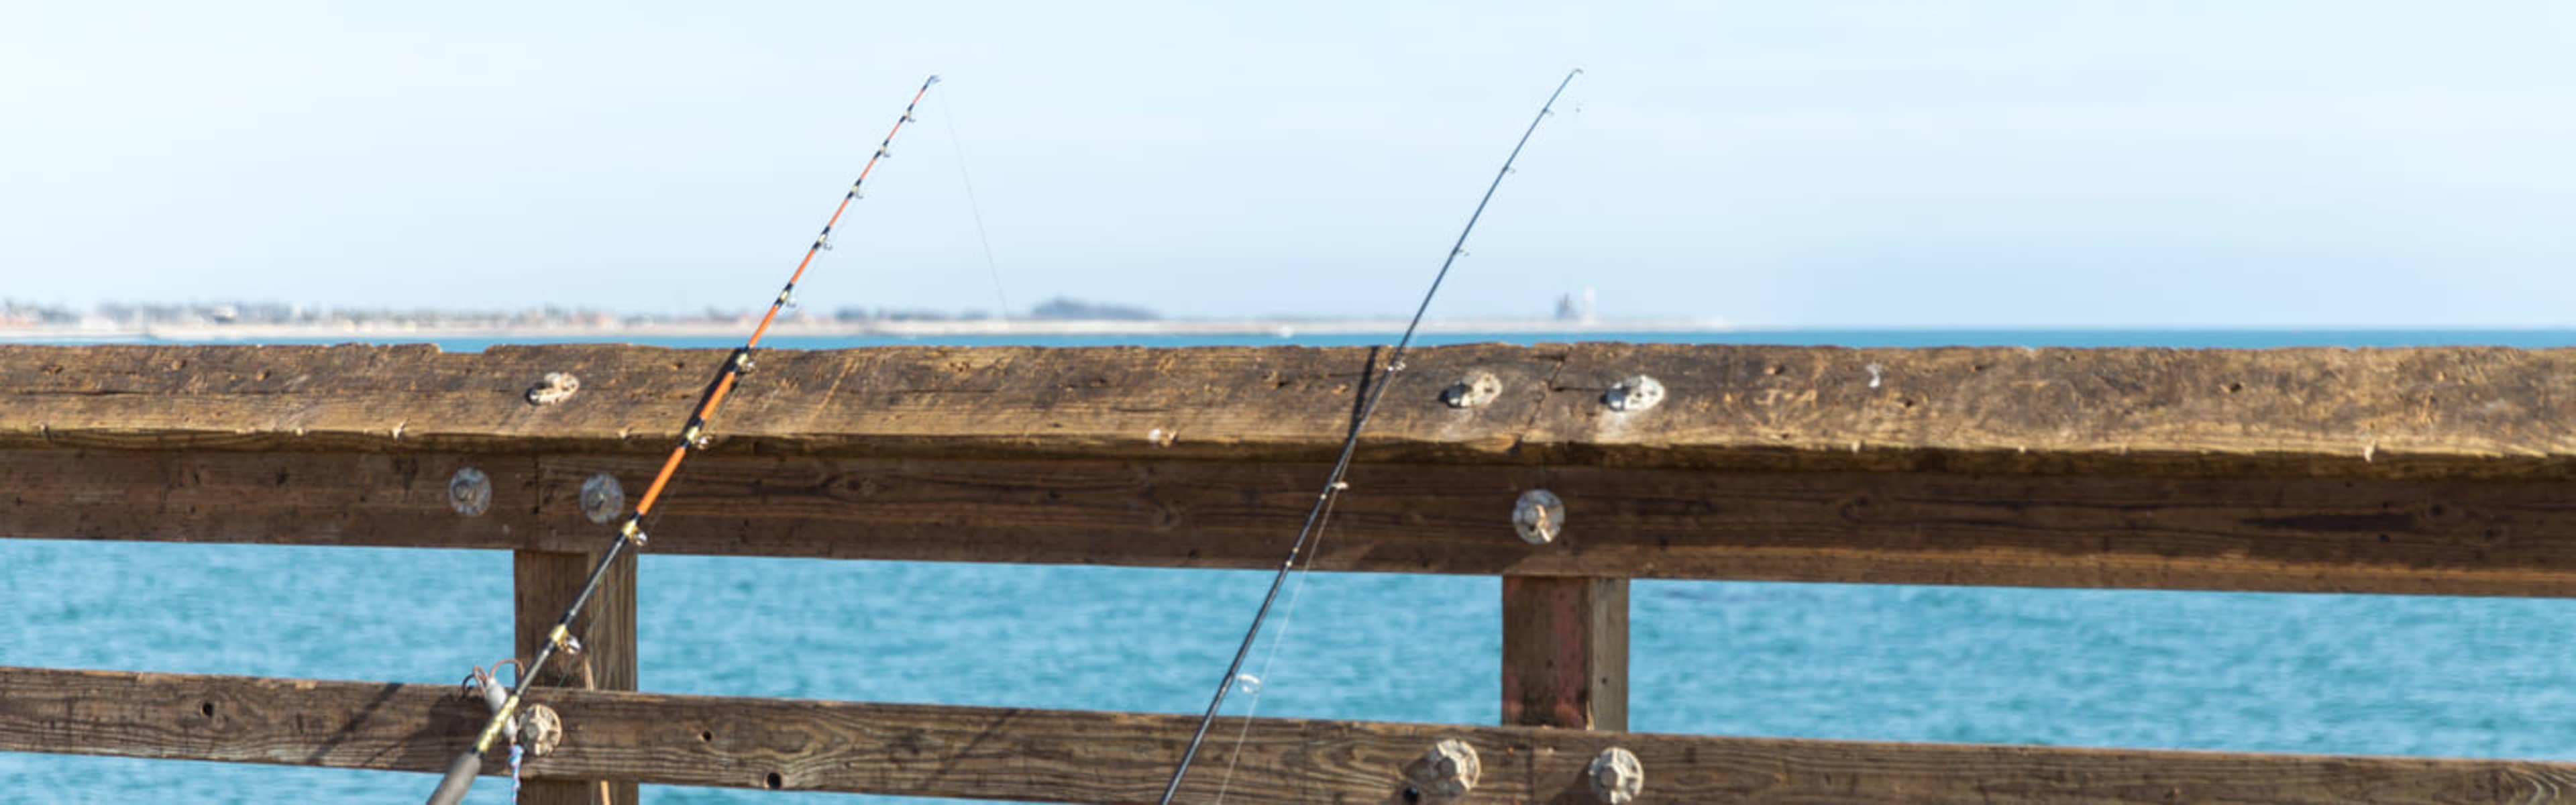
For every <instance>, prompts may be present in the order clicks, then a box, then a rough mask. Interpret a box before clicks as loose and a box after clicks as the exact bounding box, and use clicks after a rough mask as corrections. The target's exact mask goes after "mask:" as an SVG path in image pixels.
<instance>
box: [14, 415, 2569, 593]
mask: <svg viewBox="0 0 2576 805" xmlns="http://www.w3.org/2000/svg"><path fill="white" fill-rule="evenodd" d="M467 464H472V465H475V466H478V467H481V468H482V469H484V470H485V471H486V472H487V473H488V474H489V475H491V477H492V478H493V479H494V499H493V504H492V508H491V510H490V511H489V512H487V513H485V514H483V515H481V516H477V517H467V516H464V515H460V514H457V513H456V512H455V511H453V510H452V509H451V508H449V507H448V504H447V500H446V487H447V479H448V478H449V476H451V475H452V474H453V473H454V472H455V468H456V467H458V466H463V465H467ZM654 466H655V463H654V461H653V460H652V459H650V458H645V457H639V456H622V455H620V456H577V455H554V456H544V457H538V458H531V457H526V456H519V457H510V456H474V455H420V456H408V455H379V454H354V453H224V452H192V451H191V452H156V451H126V450H89V451H81V450H0V490H5V491H0V536H8V537H26V538H56V539H105V540H169V541H197V542H250V543H302V544H330V545H395V546H422V547H454V548H487V549H500V550H545V551H560V552H580V551H589V550H596V549H598V548H599V546H600V545H601V543H602V541H604V540H606V539H608V538H609V532H608V529H607V528H606V527H605V526H598V525H593V524H591V523H590V522H588V521H587V520H584V519H582V517H581V515H580V514H579V506H578V494H579V486H580V483H581V481H582V479H584V478H586V477H588V476H589V475H590V474H592V473H595V472H610V473H614V474H616V475H618V476H619V477H620V478H621V479H623V480H624V481H625V482H626V484H627V485H628V487H630V488H634V487H637V486H639V485H641V484H642V483H643V482H644V481H646V480H649V478H650V477H651V472H652V470H653V467H654ZM1324 472H1325V467H1324V466H1323V465H1321V464H1284V463H1236V462H1212V461H1138V460H1129V461H1071V460H1065V461H980V460H956V461H945V460H932V459H909V458H885V459H872V458H815V457H792V456H780V457H761V456H728V455H711V456H706V457H702V458H699V459H694V460H692V461H691V462H690V463H689V465H688V467H687V469H685V470H684V471H683V472H682V473H681V477H680V479H679V480H678V481H677V482H676V483H674V484H673V485H672V487H671V489H672V491H671V493H670V495H669V496H668V497H666V498H665V499H664V500H665V502H664V503H663V504H662V506H661V507H660V508H658V509H657V511H656V514H657V515H660V517H661V519H660V520H659V522H658V524H657V525H656V526H655V528H654V530H653V540H652V542H651V544H650V545H648V546H647V550H648V551H650V552H658V553H681V554H706V555H744V556H782V557H805V558H840V559H893V560H924V561H978V562H1010V563H1047V564H1105V565H1139V566H1167V567H1217V568H1269V567H1275V566H1276V564H1277V562H1278V561H1279V556H1280V553H1281V551H1283V550H1284V541H1285V540H1286V539H1288V538H1289V536H1290V535H1293V534H1294V533H1295V529H1296V527H1297V524H1298V522H1299V518H1301V517H1303V516H1304V514H1305V510H1306V506H1307V505H1308V504H1309V503H1311V502H1312V498H1311V497H1310V496H1311V495H1312V493H1313V489H1314V486H1315V485H1316V484H1317V483H1320V482H1321V480H1322V478H1323V476H1324ZM281 477H282V478H284V479H285V481H284V483H282V484H281V483H280V482H279V480H278V479H279V478H281ZM1351 480H1352V483H1353V487H1352V489H1351V491H1350V493H1349V494H1348V495H1346V496H1345V497H1344V498H1343V501H1342V503H1341V504H1340V505H1339V506H1338V507H1337V509H1336V512H1335V517H1334V521H1333V526H1332V528H1333V537H1332V538H1331V539H1329V540H1325V541H1324V543H1323V546H1322V548H1321V551H1320V552H1319V553H1317V554H1315V555H1314V557H1313V559H1314V562H1315V567H1317V568H1320V569H1325V570H1356V571H1379V572H1408V573H1457V574H1477V575H1523V576H1596V577H1634V578H1677V579H1764V580H1782V581H1836V582H1873V583H1896V584H1973V585H2004V586H2045V587H2108V588H2156V589H2217V590H2273V591H2288V592H2378V593H2405V594H2444V595H2530V596H2568V595H2576V497H2570V496H2568V495H2567V494H2566V492H2565V487H2564V485H2563V484H2558V483H2552V482H2541V481H2468V480H2435V479H2350V478H2347V479H2332V478H2287V479H2194V478H2170V477H2143V478H2130V477H2047V476H1979V475H1962V474H1946V473H1781V474H1773V473H1758V472H1691V471H1666V470H1656V469H1637V468H1626V467H1550V468H1534V467H1525V468H1506V467H1461V466H1451V465H1425V464H1404V465H1387V464H1372V465H1363V466H1360V467H1357V468H1355V469H1354V470H1353V471H1352V475H1351ZM1533 487H1537V488H1546V489H1549V490H1551V491H1553V492H1555V493H1556V494H1557V495H1558V496H1560V497H1561V498H1563V499H1564V500H1565V501H1566V520H1567V523H1566V531H1565V535H1564V537H1563V538H1561V539H1559V540H1557V542H1556V543H1555V544H1552V545H1546V546H1531V545H1527V544H1524V543H1522V542H1521V541H1520V540H1519V539H1518V538H1516V537H1514V536H1512V535H1511V532H1510V527H1509V525H1508V522H1509V519H1508V518H1509V517H1510V512H1511V507H1512V502H1513V500H1514V499H1515V498H1516V497H1517V496H1518V495H1519V493H1520V492H1521V491H1522V490H1524V489H1529V488H1533Z"/></svg>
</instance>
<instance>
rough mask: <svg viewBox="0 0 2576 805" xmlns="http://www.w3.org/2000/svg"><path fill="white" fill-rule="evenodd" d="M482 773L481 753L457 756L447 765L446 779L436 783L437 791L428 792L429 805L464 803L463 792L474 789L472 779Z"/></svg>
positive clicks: (467, 752)
mask: <svg viewBox="0 0 2576 805" xmlns="http://www.w3.org/2000/svg"><path fill="white" fill-rule="evenodd" d="M482 773H483V753H481V752H477V751H474V750H472V749H467V750H465V754H461V755H457V756H456V762H455V763H451V764H448V766H447V777H446V778H444V779H441V780H439V781H438V790H436V791H431V792H429V805H456V803H459V802H463V801H465V792H466V790H468V789H471V788H473V787H474V777H475V776H476V775H479V774H482Z"/></svg>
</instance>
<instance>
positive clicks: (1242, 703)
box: [0, 330, 2576, 803]
mask: <svg viewBox="0 0 2576 805" xmlns="http://www.w3.org/2000/svg"><path fill="white" fill-rule="evenodd" d="M1579 338H1581V339H1587V340H1656V341H1691V342H1710V341H1722V342H1737V343H1811V344H1840V345H1850V346H1927V345H1939V344H1997V345H2024V346H2057V345H2065V346H2113V345H2119V346H2247V347H2254V346H2286V345H2317V346H2334V345H2349V346H2404V345H2421V344H2505V345H2513V346H2525V347H2559V346H2576V331H2438V332H2437V331H2424V332H2412V331H2351V332H2322V333H2321V332H2295V331H2251V332H2201V331H2143V332H2107V331H2106V332H2085V331H2070V332H2041V331H1988V332H1970V331H1930V330H1925V331H1831V332H1829V331H1770V332H1752V333H1741V332H1728V333H1708V334H1664V333H1659V334H1652V335H1642V334H1641V335H1636V336H1632V337H1626V338H1623V337H1622V336H1620V335H1619V334H1608V333H1592V334H1583V335H1581V336H1579ZM1576 339H1577V337H1569V336H1566V335H1561V334H1513V335H1479V334H1466V335H1442V336H1440V337H1438V338H1437V339H1435V341H1437V342H1463V341H1522V342H1527V341H1561V340H1576ZM1378 340H1379V339H1374V338H1369V337H1333V338H1301V339H1298V340H1297V342H1299V343H1375V342H1377V341H1378ZM958 341H965V340H964V339H959V340H958ZM1026 342H1029V340H1028V339H978V340H975V341H974V343H1026ZM1105 342H1116V343H1151V344H1155V345H1176V344H1182V343H1216V342H1227V343H1280V341H1279V340H1278V339H1266V338H1244V339H1222V340H1220V339H1204V338H1186V339H1184V338H1170V339H1082V340H1079V341H1077V340H1072V339H1046V340H1044V341H1043V343H1049V344H1059V345H1062V344H1074V343H1105ZM865 343H921V342H919V341H902V340H897V339H883V340H877V341H872V342H870V341H860V340H857V339H844V340H835V341H829V342H820V341H803V342H791V343H783V344H780V345H779V346H784V347H794V348H818V347H831V346H855V345H861V344H865ZM675 344H677V345H690V346H722V345H725V344H721V343H718V342H717V341H716V340H709V341H707V342H704V343H687V342H675ZM446 346H447V347H448V348H450V349H460V350H461V349H479V348H481V347H482V346H484V345H483V344H480V343H470V342H452V343H449V344H446ZM676 415H677V414H676V413H675V416H676ZM682 482H683V483H685V479H684V480H683V481H682ZM1294 527H1295V524H1293V523H1282V524H1281V529H1282V530H1281V539H1282V540H1283V543H1284V541H1285V540H1286V539H1287V538H1289V537H1290V536H1291V535H1292V533H1293V529H1294ZM1283 548H1284V545H1283ZM639 575H640V582H641V593H640V596H639V598H640V603H639V616H640V620H641V623H640V630H641V635H642V644H641V651H642V657H641V666H642V668H641V677H642V680H643V687H644V688H646V689H648V690H656V691H666V692H676V693H702V694H721V695H745V696H793V697H806V698H821V699H846V700H866V701H892V702H931V703H945V704H973V705H1004V706H1028V707H1053V708H1085V709H1109V710H1139V711H1155V712H1172V713H1194V712H1197V711H1198V710H1200V709H1202V708H1204V707H1205V704H1206V696H1207V695H1208V693H1209V691H1210V689H1211V688H1212V687H1213V685H1214V684H1215V682H1216V679H1215V677H1216V675H1217V674H1219V673H1220V672H1221V671H1223V669H1224V664H1225V661H1226V659H1227V656H1228V655H1229V653H1230V652H1231V651H1232V649H1233V646H1234V643H1235V641H1236V640H1238V639H1240V636H1241V634H1242V630H1243V628H1244V627H1245V625H1246V624H1247V621H1248V619H1249V618H1250V616H1251V613H1252V609H1253V606H1254V605H1255V603H1256V602H1257V601H1258V598H1259V596H1260V594H1261V591H1262V588H1263V586H1264V584H1265V583H1266V581H1267V574H1265V573H1256V572H1241V571H1181V570H1156V569H1137V568H1088V567H1038V566H1026V567H1023V566H1007V565H967V564H932V563H905V562H836V561H821V560H782V559H737V558H709V557H681V556H654V555H646V556H644V557H643V558H642V565H641V568H640V570H639ZM509 579H510V574H509V557H508V556H507V555H505V554H500V553H494V552H478V551H440V550H395V549H378V548H314V547H293V546H245V545H179V544H149V543H130V544H129V543H82V542H60V541H46V540H11V539H0V665H12V666H45V667H61V668H114V669H132V670H147V671H167V672H182V673H222V674H251V675H270V676H292V677H316V678H326V679H360V680H400V681H410V682H428V683H452V682H454V681H456V680H457V679H458V678H460V677H462V676H463V674H464V672H465V670H466V669H467V667H469V666H471V665H476V664H488V663H490V662H491V661H492V660H494V659H497V658H499V657H502V656H504V655H505V654H506V653H507V652H508V651H509V645H508V644H509V634H510V611H509V596H510V592H509V583H510V582H509ZM1499 595H1500V584H1499V582H1498V581H1496V580H1495V579H1491V578H1475V577H1452V576H1404V575H1382V574H1329V573H1317V574H1312V575H1309V576H1306V577H1304V580H1303V582H1302V587H1300V588H1299V592H1298V594H1297V595H1296V596H1295V598H1294V600H1295V607H1294V609H1293V610H1291V611H1290V612H1289V613H1285V614H1284V615H1283V617H1280V618H1276V619H1274V620H1273V622H1272V626H1271V628H1270V629H1269V631H1268V634H1270V635H1271V636H1272V640H1273V641H1278V643H1277V644H1278V646H1279V648H1278V650H1277V651H1276V653H1275V660H1268V661H1265V660H1264V659H1263V658H1264V657H1265V656H1270V652H1268V651H1267V650H1265V651H1262V652H1256V654H1255V655H1254V661H1253V665H1254V667H1255V670H1256V671H1258V672H1260V675H1261V677H1262V678H1263V680H1264V683H1263V685H1262V693H1261V695H1260V696H1259V697H1258V698H1257V700H1255V699H1253V698H1252V697H1246V696H1241V695H1237V696H1235V697H1233V699H1232V700H1231V703H1230V704H1229V705H1228V712H1230V713H1237V714H1239V713H1243V712H1245V711H1246V708H1247V707H1248V706H1255V705H1257V707H1258V712H1259V713H1260V714H1262V715H1276V716H1302V717H1319V718H1363V719H1374V720H1395V721H1431V722H1455V723H1493V722H1495V721H1496V720H1497V719H1498V718H1499V706H1498V704H1497V699H1498V698H1499V696H1500V690H1499V685H1498V676H1499V673H1500V672H1499V669H1498V666H1497V662H1498V659H1497V657H1498V654H1499V652H1500V650H1501V639H1500V635H1499V630H1500V625H1501V612H1500V607H1499V602H1498V599H1499ZM1632 598H1633V600H1632V603H1631V619H1632V628H1633V634H1632V639H1631V652H1632V656H1631V665H1632V676H1631V689H1630V696H1631V710H1632V723H1631V727H1632V728H1633V729H1637V730H1641V731H1655V732H1679V733H1703V734H1725V735H1759V736H1791V737H1815V738H1846V739H1872V740H1907V741H1970V742H1994V743H2015V744H2044V745H2064V746H2122V747H2150V748H2182V749H2232V750H2252V751H2277V752H2327V753H2361V754H2383V755H2428V756H2468V757H2513V758H2535V759H2576V707H2570V706H2568V705H2569V704H2570V703H2571V702H2570V699H2571V698H2576V662H2571V660H2576V602H2569V601H2558V600H2521V599H2480V598H2444V597H2400V596H2360V595H2282V594H2242V593H2204V592H2153V591H2093V590H2031V589H1988V588H1960V587H1908V586H1865V585H1840V584H1785V583H1739V582H1663V581H1640V582H1637V583H1636V584H1635V586H1634V588H1633V591H1632ZM1270 642H1271V641H1265V645H1268V644H1269V643H1270ZM432 783H433V778H432V777H431V776H430V775H427V774H403V773H382V772H357V771H344V770H327V769H302V768H286V767H269V766H252V765H237V764H215V763H196V762H174V761H143V760H130V759H121V758H93V757H81V756H72V755H42V754H0V802H75V803H78V802H100V803H107V802H117V803H123V802H136V801H161V802H209V803H254V802H256V803H269V802H307V801H318V802H362V801H363V802H378V801H397V802H409V801H414V800H415V799H416V798H419V797H422V796H425V795H426V794H427V792H428V790H429V787H430V786H431V784H432ZM645 792H646V793H645V799H646V800H648V801H651V802H657V803H801V802H827V801H829V802H846V801H870V802H908V801H916V800H899V799H891V798H872V797H860V796H852V795H833V794H809V793H772V792H758V791H728V790H714V789H696V788H674V787H647V788H646V789H645ZM469 801H471V802H477V803H500V802H507V801H508V786H507V784H506V783H500V782H496V781H491V780H486V781H485V782H484V783H483V784H481V785H479V786H477V788H476V793H475V795H474V797H473V798H472V799H470V800H469ZM920 801H927V802H938V801H954V800H920Z"/></svg>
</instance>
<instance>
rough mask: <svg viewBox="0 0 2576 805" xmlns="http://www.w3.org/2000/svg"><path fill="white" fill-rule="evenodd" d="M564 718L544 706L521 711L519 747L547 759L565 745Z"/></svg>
mask: <svg viewBox="0 0 2576 805" xmlns="http://www.w3.org/2000/svg"><path fill="white" fill-rule="evenodd" d="M563 736H564V729H563V716H562V715H560V714H557V713H556V712H555V709H554V708H552V707H547V706H545V705H542V704H531V705H528V706H527V707H526V708H524V709H522V710H520V711H519V745H521V746H525V747H527V748H528V754H529V755H532V756H535V757H545V756H546V755H549V754H552V753H553V752H554V751H555V747H556V746H559V745H562V744H563Z"/></svg>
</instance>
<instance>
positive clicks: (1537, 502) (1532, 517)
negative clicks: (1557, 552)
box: [1512, 489, 1565, 545]
mask: <svg viewBox="0 0 2576 805" xmlns="http://www.w3.org/2000/svg"><path fill="white" fill-rule="evenodd" d="M1512 530H1513V531H1516V532H1519V533H1520V535H1521V541H1522V542H1527V543H1529V544H1531V545H1545V544H1548V543H1550V542H1555V541H1556V535H1558V534H1562V533H1565V501H1564V500H1562V499H1559V498H1558V497H1557V496H1556V493H1554V492H1550V491H1547V490H1545V489H1532V490H1530V491H1527V492H1522V493H1521V499H1520V500H1519V501H1516V502H1514V503H1513V504H1512Z"/></svg>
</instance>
